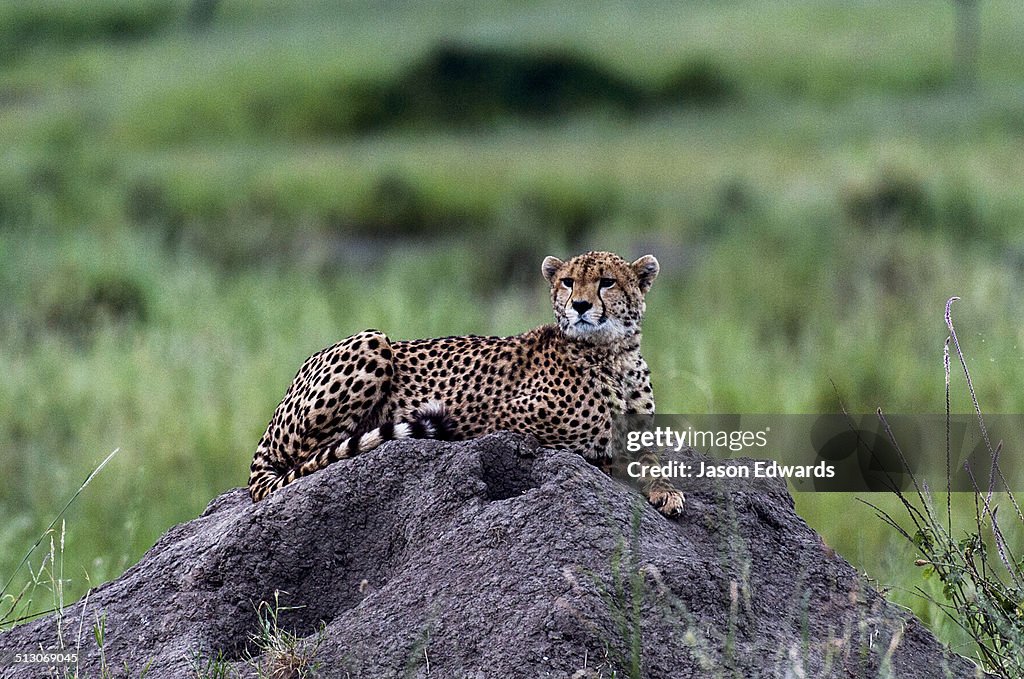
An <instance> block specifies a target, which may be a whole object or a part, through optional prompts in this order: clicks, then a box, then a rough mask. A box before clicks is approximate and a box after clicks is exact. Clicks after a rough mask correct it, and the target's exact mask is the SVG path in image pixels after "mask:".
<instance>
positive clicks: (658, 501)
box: [647, 486, 686, 516]
mask: <svg viewBox="0 0 1024 679" xmlns="http://www.w3.org/2000/svg"><path fill="white" fill-rule="evenodd" d="M647 499H648V501H650V503H651V504H652V505H654V506H655V507H656V508H657V509H658V511H659V512H661V513H662V514H664V515H665V516H679V515H680V514H682V513H683V505H684V504H686V498H685V497H684V496H683V492H682V491H681V490H676V489H675V488H672V487H671V486H660V487H657V488H652V489H651V491H650V492H649V493H648V494H647Z"/></svg>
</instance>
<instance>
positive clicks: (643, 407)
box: [615, 358, 686, 516]
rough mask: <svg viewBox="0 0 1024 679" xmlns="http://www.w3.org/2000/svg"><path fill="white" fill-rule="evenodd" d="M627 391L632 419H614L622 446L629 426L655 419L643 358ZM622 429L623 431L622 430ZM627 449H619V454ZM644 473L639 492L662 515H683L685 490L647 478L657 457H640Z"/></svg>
mask: <svg viewBox="0 0 1024 679" xmlns="http://www.w3.org/2000/svg"><path fill="white" fill-rule="evenodd" d="M627 385H628V387H627V390H626V393H625V395H624V396H625V398H624V399H623V400H624V406H625V412H626V413H627V415H628V416H637V417H636V418H631V417H618V418H615V422H616V424H615V427H616V432H615V433H616V436H615V440H616V441H617V442H618V445H619V446H622V443H623V442H624V441H625V440H626V439H625V431H624V430H626V429H629V428H631V427H630V422H629V421H630V420H631V419H636V420H637V421H645V422H648V423H649V422H650V418H651V417H653V416H654V393H653V390H652V389H651V371H650V369H649V368H648V367H647V363H646V362H645V361H644V359H643V358H640V359H639V360H638V361H637V364H636V366H635V367H634V368H633V369H632V370H631V371H629V373H628V375H627ZM620 429H621V430H623V431H620ZM621 450H624V446H623V447H620V451H621ZM637 461H638V462H639V463H640V469H641V470H642V472H643V474H642V476H641V477H640V481H639V482H640V489H641V490H642V491H643V493H644V495H646V496H647V500H648V502H650V503H651V504H652V505H654V506H655V507H656V508H657V509H658V511H659V512H661V513H662V514H664V515H665V516H678V515H679V514H682V512H683V505H684V504H685V503H686V498H685V496H684V495H683V491H681V490H679V489H678V488H676V487H675V486H673V485H672V484H671V483H669V482H668V481H666V480H665V479H663V478H660V477H659V478H655V477H651V476H648V475H647V470H648V469H650V468H651V467H657V466H659V462H658V456H657V455H656V454H655V453H653V452H650V451H646V452H643V453H641V454H640V457H639V458H638V459H637Z"/></svg>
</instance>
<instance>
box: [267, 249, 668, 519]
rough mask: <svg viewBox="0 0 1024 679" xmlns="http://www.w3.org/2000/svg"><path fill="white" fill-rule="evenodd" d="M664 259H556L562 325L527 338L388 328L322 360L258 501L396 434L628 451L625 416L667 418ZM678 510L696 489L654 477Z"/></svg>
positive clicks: (551, 267)
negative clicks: (652, 342) (661, 338)
mask: <svg viewBox="0 0 1024 679" xmlns="http://www.w3.org/2000/svg"><path fill="white" fill-rule="evenodd" d="M658 269H659V267H658V260H656V259H655V258H654V257H653V256H651V255H645V256H644V257H641V258H640V259H638V260H636V261H635V262H632V263H630V262H627V261H625V260H623V259H622V258H620V257H618V256H617V255H614V254H612V253H609V252H588V253H586V254H583V255H579V256H577V257H573V258H572V259H570V260H568V261H564V262H563V261H562V260H560V259H557V258H555V257H547V258H545V259H544V262H543V264H542V266H541V271H542V273H543V274H544V277H545V278H546V279H547V281H548V283H549V284H550V286H551V305H552V309H553V310H554V314H555V324H554V325H546V326H542V327H539V328H535V329H534V330H530V331H529V332H526V333H523V334H521V335H515V336H513V337H478V336H475V335H469V336H465V337H442V338H438V339H422V340H409V341H401V342H392V341H391V340H389V339H388V337H387V336H386V335H384V334H383V333H381V332H379V331H376V330H367V331H365V332H361V333H359V334H357V335H353V336H352V337H349V338H347V339H344V340H342V341H340V342H338V343H337V344H335V345H333V346H330V347H327V348H326V349H323V350H322V351H319V352H317V353H316V354H313V355H312V356H310V357H309V358H308V359H306V361H305V362H304V363H303V364H302V367H301V368H300V369H299V372H298V374H297V375H296V376H295V379H294V380H293V381H292V383H291V385H290V386H289V387H288V391H287V392H286V393H285V395H284V398H283V399H282V400H281V403H280V405H278V406H277V409H276V410H275V411H274V415H273V417H272V418H271V420H270V424H269V425H268V426H267V430H266V432H265V433H264V434H263V437H262V438H261V439H260V442H259V445H258V447H257V448H256V454H255V456H254V458H253V461H252V465H251V467H250V474H249V494H250V495H251V496H252V499H253V501H254V502H255V501H259V500H262V499H263V498H265V497H266V496H267V495H268V494H270V493H271V492H273V491H275V490H277V489H278V488H281V487H282V486H285V485H287V484H289V483H291V482H292V481H294V480H296V479H298V478H300V477H303V476H306V475H308V474H312V473H313V472H315V471H317V470H319V469H322V468H323V467H326V466H327V465H329V464H331V463H332V462H336V461H337V460H340V459H344V458H349V457H354V456H356V455H359V454H361V453H365V452H367V451H370V450H373V449H374V448H376V447H377V446H379V445H380V444H382V443H383V442H385V441H388V440H391V439H401V438H433V439H441V440H464V439H470V438H474V437H477V436H481V435H483V434H487V433H490V432H494V431H498V430H502V429H507V430H511V431H515V432H519V433H522V434H532V435H533V436H535V437H536V438H537V439H538V440H539V441H540V442H541V444H542V445H545V446H548V447H552V448H571V449H573V450H575V451H577V452H578V453H580V454H581V455H583V456H584V457H585V458H587V459H588V460H591V461H592V462H594V463H595V464H598V465H600V466H602V467H605V468H607V466H606V465H605V464H604V463H605V462H607V461H608V460H610V459H612V458H613V457H614V456H615V455H617V454H618V452H619V451H618V450H617V446H616V445H615V435H614V434H615V431H614V429H615V421H616V417H615V416H616V415H629V414H640V415H653V414H654V394H653V392H652V389H651V379H650V377H651V371H650V370H649V369H648V367H647V363H646V362H645V361H644V359H643V356H641V355H640V325H641V322H642V321H643V316H644V311H645V309H646V307H645V303H644V298H645V296H646V295H647V292H648V291H649V290H650V289H651V284H652V283H653V282H654V279H655V278H656V277H657V275H658ZM641 488H642V489H643V491H644V493H645V494H646V496H647V498H648V500H649V501H650V502H651V504H653V505H654V506H655V507H657V508H658V509H659V510H660V511H661V512H662V513H664V514H666V515H668V516H673V515H676V514H679V513H680V512H681V511H682V507H683V494H682V493H681V492H680V491H678V490H677V489H675V488H673V487H672V486H671V485H669V484H668V483H667V482H665V481H663V480H660V479H654V480H642V481H641Z"/></svg>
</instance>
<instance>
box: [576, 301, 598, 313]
mask: <svg viewBox="0 0 1024 679" xmlns="http://www.w3.org/2000/svg"><path fill="white" fill-rule="evenodd" d="M592 306H594V305H593V304H591V303H590V302H588V301H586V300H577V301H575V302H573V303H572V308H573V309H574V310H575V311H576V313H578V314H580V315H582V314H585V313H586V312H587V311H589V310H590V308H591V307H592Z"/></svg>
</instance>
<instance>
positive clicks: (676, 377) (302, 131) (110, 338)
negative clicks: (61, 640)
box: [0, 0, 1024, 651]
mask: <svg viewBox="0 0 1024 679" xmlns="http://www.w3.org/2000/svg"><path fill="white" fill-rule="evenodd" d="M130 4H131V3H122V2H118V1H117V0H104V2H102V3H98V4H96V5H95V7H94V8H93V10H91V11H92V14H88V15H87V14H83V13H81V12H79V11H78V10H77V9H75V8H76V4H75V3H70V2H62V1H58V0H52V1H51V2H47V3H46V4H45V5H42V6H40V5H38V3H28V2H17V3H11V4H9V5H5V6H4V8H3V9H2V10H0V25H2V26H5V29H4V30H7V31H8V32H9V33H10V34H11V35H17V36H18V39H19V40H27V39H28V37H26V36H33V35H35V36H38V35H44V36H49V37H44V38H38V39H35V38H34V39H33V42H32V45H33V47H31V48H26V47H19V48H18V49H17V50H11V49H10V48H8V49H6V51H2V52H0V59H2V61H0V64H2V68H0V149H2V150H0V290H2V291H3V293H4V300H3V303H2V304H0V365H2V366H4V371H5V374H4V379H3V380H0V450H2V451H3V454H2V455H0V473H2V475H0V478H3V479H4V481H2V482H0V515H2V516H4V517H6V518H7V519H8V520H7V521H5V522H4V525H3V526H2V527H0V576H7V575H8V573H9V571H10V569H11V568H13V566H14V565H15V564H16V563H17V561H18V560H19V559H20V558H21V555H22V553H23V550H24V548H27V546H28V545H30V544H32V542H33V541H34V540H35V538H36V537H37V536H38V535H39V534H40V533H41V532H42V529H43V528H45V525H46V524H47V523H48V521H49V520H50V518H51V517H52V516H53V514H54V513H55V511H56V509H58V508H59V507H60V506H61V505H62V504H63V500H64V499H66V498H67V497H68V496H70V494H71V493H72V492H73V491H74V489H75V488H77V484H78V483H80V482H81V479H82V478H84V477H85V475H86V474H87V473H88V472H89V471H90V470H91V469H92V468H93V467H94V466H95V464H96V463H98V462H99V461H100V460H101V459H102V458H103V457H104V456H105V455H106V454H107V453H109V452H110V450H112V449H114V448H117V447H120V448H121V449H122V452H121V453H120V454H119V456H118V458H117V459H116V460H115V461H114V462H112V463H111V465H110V467H109V468H108V469H106V470H105V471H104V472H103V474H102V475H101V476H100V477H98V478H97V479H96V480H95V481H94V485H93V486H91V487H90V489H89V490H88V492H86V493H85V494H83V496H82V497H81V498H80V499H79V501H78V502H76V503H75V505H74V506H73V507H72V509H71V510H70V512H69V514H68V515H67V521H68V527H69V528H68V533H67V536H66V537H67V547H66V560H67V564H68V568H67V572H70V573H76V574H77V573H82V571H83V570H84V571H86V572H88V574H89V578H90V580H91V582H93V583H96V582H101V581H103V580H106V579H108V578H111V577H115V576H116V575H118V574H119V573H120V572H122V571H123V570H124V568H125V567H126V566H128V565H130V564H131V563H133V562H134V561H135V560H137V559H138V558H139V556H140V555H141V554H142V552H143V551H144V550H145V549H146V548H148V547H149V546H150V545H151V544H152V543H153V542H154V540H155V539H156V537H158V536H159V535H160V534H161V533H162V532H163V531H164V530H166V529H167V528H168V527H169V526H171V525H172V524H174V523H175V522H178V521H182V520H186V519H188V518H191V517H193V516H195V514H196V513H197V512H199V511H200V510H201V509H202V507H203V506H204V505H205V503H206V502H207V501H209V500H210V499H211V498H212V497H213V496H214V495H216V494H217V493H218V492H221V491H223V490H225V489H226V488H229V487H232V486H236V485H241V484H243V483H244V482H245V479H246V475H247V468H248V462H249V459H250V456H251V453H252V450H253V448H254V445H255V442H256V440H257V439H258V437H259V435H260V434H261V433H262V430H263V427H264V426H265V425H266V422H267V420H268V419H269V417H270V414H271V413H272V411H273V408H274V406H275V405H276V403H277V400H278V399H279V398H280V397H281V395H282V394H283V392H284V389H285V387H286V386H287V384H288V382H289V380H290V379H291V377H292V375H293V374H294V372H295V370H296V369H297V368H298V366H299V364H300V363H301V361H302V360H303V359H304V358H305V357H306V356H307V355H308V354H310V353H312V352H313V351H315V350H317V349H319V348H321V347H322V346H325V345H327V344H329V343H331V342H333V341H335V340H337V339H339V338H341V337H344V336H346V335H348V334H351V333H353V332H356V331H359V330H362V329H364V328H368V327H377V328H381V329H383V330H385V331H386V332H388V333H389V334H390V335H392V336H394V337H398V338H409V337H420V336H433V335H447V334H461V333H478V334H510V333H515V332H519V331H521V330H523V329H526V328H529V327H532V326H534V325H537V324H540V323H545V322H547V321H548V319H549V316H550V311H549V310H548V309H547V301H546V293H545V292H544V290H543V289H542V287H541V283H542V281H541V279H540V275H539V271H538V269H539V263H540V260H541V258H542V257H543V256H544V255H546V254H557V255H560V256H566V255H569V254H572V253H573V252H574V251H577V250H582V249H585V248H600V249H612V250H617V251H620V252H621V253H622V254H625V255H639V254H643V252H647V251H652V252H654V253H655V254H656V255H658V257H659V259H660V260H661V263H662V270H663V273H662V276H661V277H660V278H659V280H658V281H657V283H656V284H655V287H654V290H653V292H652V294H651V297H650V300H649V308H648V318H649V320H648V322H647V324H646V327H645V330H646V332H645V340H644V341H645V355H646V356H647V359H648V362H649V363H650V364H651V366H652V368H653V370H654V380H655V383H654V386H655V390H656V392H657V397H658V407H659V410H660V411H661V412H687V411H696V412H705V411H718V412H730V411H736V412H742V411H746V412H762V413H766V412H818V411H827V412H831V411H834V410H835V409H836V407H837V406H838V404H837V399H836V393H835V389H834V388H833V386H832V382H834V383H835V385H836V389H838V391H839V394H840V395H841V397H842V398H843V400H844V401H845V403H846V405H847V407H848V408H850V409H851V410H853V411H857V410H860V411H868V412H870V411H873V410H874V408H875V407H877V406H881V407H883V408H885V409H886V410H887V411H890V412H941V409H942V407H943V373H942V368H941V355H942V342H943V340H944V339H945V336H946V331H945V326H944V324H943V320H942V311H943V304H944V302H945V300H946V299H947V298H948V297H950V296H952V295H959V296H961V297H962V298H963V300H964V301H963V302H962V303H961V305H960V306H958V308H957V314H958V323H959V327H960V328H962V331H961V335H962V337H961V339H962V342H963V344H964V349H965V352H966V353H967V356H968V360H969V362H970V366H971V370H972V374H973V376H974V379H975V384H976V385H977V386H978V388H979V398H980V400H981V404H982V407H983V408H984V409H985V410H986V412H991V413H996V412H1022V411H1024V395H1022V394H1021V392H1020V390H1019V389H1018V388H1017V385H1019V384H1021V383H1022V380H1024V355H1022V353H1021V349H1020V347H1021V346H1022V343H1024V331H1022V330H1021V326H1020V323H1019V322H1018V319H1019V318H1021V317H1022V316H1024V313H1022V312H1024V309H1022V304H1024V303H1022V302H1021V298H1020V295H1019V290H1020V289H1021V286H1022V284H1024V280H1022V278H1024V268H1022V265H1021V262H1022V261H1024V258H1022V253H1024V249H1022V248H1024V237H1022V236H1021V235H1020V230H1019V225H1020V224H1021V223H1024V207H1022V202H1021V200H1020V196H1021V190H1020V187H1021V186H1022V185H1024V162H1022V159H1021V154H1020V153H1019V149H1020V145H1021V141H1022V138H1024V108H1022V106H1021V104H1020V102H1021V95H1022V93H1024V77H1022V75H1021V74H1022V73H1024V70H1022V69H1021V68H1020V64H1019V54H1018V52H1019V50H1018V49H1016V48H1017V45H1018V43H1019V36H1020V34H1021V31H1022V30H1024V6H1022V5H1021V4H1020V3H1018V2H1014V1H1013V0H989V1H986V2H983V3H981V5H982V9H983V17H982V20H983V26H982V52H981V62H980V73H979V83H978V87H977V89H976V91H974V92H972V93H970V94H965V93H962V92H958V91H956V89H955V88H954V86H953V82H952V79H953V76H952V74H953V64H952V58H951V50H950V48H949V46H950V44H951V40H952V30H953V23H952V22H953V14H952V3H951V2H945V1H941V0H928V1H925V0H919V1H915V2H908V3H899V4H898V5H888V4H884V3H877V2H853V3H834V2H826V1H824V0H804V1H801V2H790V3H769V4H765V3H755V2H752V0H742V1H738V2H731V3H677V2H656V3H646V4H645V5H644V6H643V7H639V6H637V7H633V6H625V5H622V4H621V3H611V2H608V3H600V4H599V5H595V6H593V7H591V8H590V9H589V10H588V11H586V12H582V11H579V10H570V9H569V6H568V5H566V4H563V3H557V2H554V1H553V0H538V1H536V2H530V3H525V4H523V3H520V4H518V5H516V6H515V7H514V8H512V7H510V6H508V5H507V4H505V3H499V2H482V3H472V4H466V3H456V2H448V1H445V2H438V3H430V5H429V6H428V5H423V4H422V3H411V2H410V3H403V2H399V3H392V4H389V5H388V7H389V8H390V9H389V10H387V11H383V10H381V9H380V8H379V7H378V6H377V5H374V4H371V3H357V2H344V3H329V2H311V3H281V2H256V3H252V2H240V1H235V0H226V1H225V2H223V3H222V6H221V8H220V12H219V14H218V17H217V19H216V21H215V22H214V23H213V24H212V25H211V26H210V27H208V28H207V29H205V30H202V31H194V30H191V29H190V28H189V27H188V25H187V22H186V21H185V14H186V13H185V11H184V9H183V8H180V7H179V8H177V9H176V10H175V11H174V12H170V13H164V14H161V13H160V12H162V11H164V10H160V11H157V9H154V8H158V6H160V3H148V2H147V3H138V4H137V5H133V6H132V8H129V5H130ZM40 7H42V9H40ZM147 13H148V14H147ZM40 16H41V17H43V18H42V19H40V18H39V17H40ZM126 17H127V18H126ZM120 20H131V21H132V22H134V24H133V25H134V26H136V27H137V30H133V31H132V36H131V38H130V39H120V38H118V36H116V35H115V36H111V35H110V33H109V31H107V30H106V29H105V28H104V27H105V26H110V25H114V24H112V23H111V22H114V23H116V21H120ZM33 22H34V23H33ZM40 26H41V27H42V28H40ZM623 26H629V27H630V30H622V27H623ZM30 29H31V30H30ZM32 31H37V33H33V32H32ZM40 31H41V33H39V32H40ZM0 42H2V41H0ZM445 42H449V43H457V44H463V45H471V46H476V47H480V48H487V49H492V50H502V49H506V50H511V51H513V52H515V51H516V50H519V51H520V52H524V51H525V52H529V53H540V52H543V51H550V50H562V51H563V52H567V53H570V54H575V55H582V57H584V58H587V59H590V60H591V63H592V64H594V65H595V67H597V68H600V69H604V70H605V71H607V72H608V73H610V74H614V75H615V76H616V77H621V78H624V79H627V80H628V81H629V82H632V83H635V84H636V86H637V87H640V88H645V89H646V90H650V91H653V90H655V89H657V88H658V87H662V86H664V84H665V83H667V82H670V81H671V79H672V78H673V77H674V75H676V74H678V73H680V72H683V73H686V72H693V70H694V69H698V70H700V69H704V71H703V72H707V73H711V74H713V75H714V76H715V77H718V78H721V79H722V81H723V82H725V83H727V84H728V85H729V87H730V88H731V89H730V94H729V96H728V97H726V98H725V99H723V100H722V101H720V102H717V103H715V104H713V105H709V106H671V107H661V108H654V109H652V110H647V111H643V112H641V113H640V114H639V115H634V114H630V113H623V112H621V111H619V112H616V111H610V110H603V109H596V110H586V109H582V110H578V111H575V112H573V113H572V114H570V115H567V116H562V117H558V118H555V119H523V118H522V117H516V116H512V115H508V116H499V117H498V118H497V119H493V120H492V119H489V120H486V121H483V122H481V123H479V124H474V125H468V126H465V127H453V126H451V125H448V124H446V121H444V120H440V121H438V120H433V121H432V120H419V121H415V122H413V123H409V124H400V125H397V126H395V127H387V128H383V129H376V130H374V131H370V132H366V131H362V132H360V131H358V130H351V129H348V128H346V127H345V124H347V123H345V121H348V120H351V117H352V116H353V115H354V113H353V111H358V110H359V107H360V106H363V107H365V106H366V105H367V104H366V101H370V99H368V97H369V96H370V95H369V94H367V93H368V92H369V93H372V92H374V91H376V90H375V88H381V87H385V86H387V85H388V84H389V83H394V82H398V81H400V79H401V78H402V77H403V76H404V74H407V73H408V72H409V69H411V68H413V67H415V66H416V65H417V64H420V63H422V62H421V60H422V59H423V57H424V55H428V54H430V53H431V50H433V49H435V48H436V46H437V45H438V44H441V43H445ZM12 44H13V43H12ZM325 121H327V122H329V123H330V125H328V124H327V123H325ZM332 121H333V122H332ZM338 121H341V122H340V123H339V122H338ZM332 125H333V127H332ZM957 399H958V400H957V401H956V402H955V403H954V410H955V411H959V412H965V411H968V410H969V409H970V404H969V402H968V400H967V399H966V397H965V396H964V395H963V393H962V391H961V392H957ZM876 499H877V498H876ZM798 507H799V509H800V511H801V513H802V515H803V516H805V517H806V518H807V519H808V521H809V522H810V523H811V524H812V525H813V526H814V527H815V528H817V529H818V530H819V531H821V532H822V533H823V534H824V535H825V537H826V540H827V541H828V543H829V544H830V545H832V546H833V547H834V548H836V549H837V550H838V551H839V552H840V553H841V554H843V555H844V556H846V557H847V558H849V559H851V560H852V561H853V562H854V563H855V564H856V565H857V566H858V567H859V568H861V569H863V570H865V571H867V572H868V573H869V574H870V575H872V576H873V577H875V578H876V579H878V580H879V581H880V582H882V583H883V584H891V585H895V586H896V587H897V589H898V590H910V589H912V588H913V586H914V585H915V584H918V583H920V582H921V574H920V572H919V571H917V570H916V569H914V568H913V567H912V566H910V565H909V563H910V561H911V560H912V558H913V555H912V554H911V553H910V552H909V550H904V549H903V546H902V545H899V543H898V536H895V535H893V534H891V533H890V532H889V531H888V530H887V529H886V528H885V527H884V526H883V525H881V523H880V522H877V521H876V520H875V519H874V518H873V517H872V515H871V512H870V510H868V509H866V508H860V507H859V505H857V504H856V503H853V502H852V500H851V498H849V497H846V496H827V497H826V496H810V495H801V496H800V497H798ZM851 517H854V518H855V519H856V520H852V519H851ZM903 554H906V558H905V559H904V557H903V556H902V555H903ZM85 583H86V581H85V579H84V577H75V578H73V582H72V583H70V584H69V586H68V588H67V590H66V595H67V596H68V597H74V596H77V595H80V594H82V593H83V592H84V591H85V587H86V584H85ZM895 596H896V597H897V598H898V600H900V601H904V602H909V601H910V600H911V599H910V598H909V597H903V595H900V594H896V595H895ZM915 608H916V610H917V612H918V613H919V614H921V615H923V616H924V617H925V619H926V620H927V621H929V622H930V623H931V624H933V625H935V626H936V627H937V628H938V630H939V631H940V633H942V634H943V635H944V636H945V637H946V638H948V639H957V638H958V637H956V635H955V632H954V630H953V629H952V627H951V625H949V624H948V623H946V622H944V621H942V620H941V619H940V618H939V617H937V616H936V615H935V611H934V610H931V609H930V608H929V606H928V605H927V604H924V603H917V604H915ZM960 650H964V651H968V650H969V649H963V648H961V649H960Z"/></svg>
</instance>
